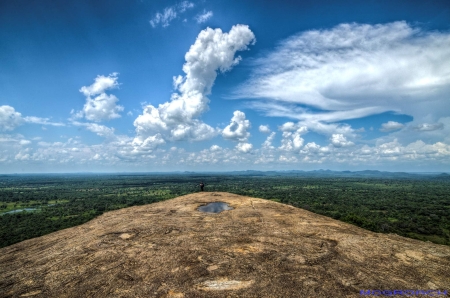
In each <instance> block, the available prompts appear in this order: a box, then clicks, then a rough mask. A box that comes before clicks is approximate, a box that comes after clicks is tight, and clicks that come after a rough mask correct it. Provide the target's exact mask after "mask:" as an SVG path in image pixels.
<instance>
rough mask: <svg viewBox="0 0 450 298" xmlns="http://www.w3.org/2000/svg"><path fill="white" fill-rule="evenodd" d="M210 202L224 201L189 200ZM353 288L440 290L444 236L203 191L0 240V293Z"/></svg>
mask: <svg viewBox="0 0 450 298" xmlns="http://www.w3.org/2000/svg"><path fill="white" fill-rule="evenodd" d="M215 201H221V202H226V203H228V204H229V205H230V206H231V207H233V208H234V209H233V210H229V211H224V212H222V213H218V214H209V213H202V212H199V211H197V210H196V209H197V208H198V207H199V206H200V205H203V204H205V203H209V202H215ZM363 289H364V290H368V289H381V290H402V289H424V290H426V289H441V290H445V289H447V290H450V247H448V246H443V245H436V244H433V243H426V242H421V241H417V240H413V239H408V238H403V237H400V236H397V235H385V234H377V233H372V232H369V231H366V230H363V229H360V228H357V227H355V226H352V225H349V224H345V223H342V222H339V221H336V220H333V219H330V218H327V217H324V216H320V215H317V214H313V213H311V212H308V211H305V210H302V209H298V208H294V207H291V206H287V205H283V204H279V203H275V202H272V201H267V200H261V199H256V198H249V197H243V196H238V195H233V194H229V193H208V192H203V193H195V194H191V195H187V196H183V197H179V198H176V199H173V200H169V201H165V202H159V203H155V204H151V205H145V206H138V207H132V208H127V209H121V210H117V211H113V212H108V213H106V214H104V215H102V216H100V217H98V218H96V219H94V220H92V221H90V222H88V223H86V224H83V225H81V226H78V227H74V228H70V229H66V230H62V231H58V232H56V233H52V234H49V235H46V236H43V237H39V238H35V239H31V240H27V241H24V242H21V243H17V244H15V245H12V246H9V247H5V248H2V249H0V297H361V296H360V290H363Z"/></svg>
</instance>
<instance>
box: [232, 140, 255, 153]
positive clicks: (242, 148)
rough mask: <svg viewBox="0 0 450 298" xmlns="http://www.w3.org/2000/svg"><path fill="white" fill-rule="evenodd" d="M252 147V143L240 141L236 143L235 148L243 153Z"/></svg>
mask: <svg viewBox="0 0 450 298" xmlns="http://www.w3.org/2000/svg"><path fill="white" fill-rule="evenodd" d="M252 148H253V145H252V144H250V143H245V142H242V143H239V144H237V145H236V149H237V150H238V151H240V152H243V153H248V152H250V151H251V150H252Z"/></svg>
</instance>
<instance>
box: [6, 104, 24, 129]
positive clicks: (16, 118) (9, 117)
mask: <svg viewBox="0 0 450 298" xmlns="http://www.w3.org/2000/svg"><path fill="white" fill-rule="evenodd" d="M22 123H23V119H22V114H21V113H19V112H16V110H15V109H14V108H13V107H11V106H7V105H4V106H0V130H2V131H11V130H14V129H15V128H16V127H17V126H20V125H21V124H22Z"/></svg>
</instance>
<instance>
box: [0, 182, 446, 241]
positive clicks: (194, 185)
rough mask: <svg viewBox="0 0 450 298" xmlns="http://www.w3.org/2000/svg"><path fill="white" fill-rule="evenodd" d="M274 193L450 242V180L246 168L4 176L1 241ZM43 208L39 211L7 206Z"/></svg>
mask: <svg viewBox="0 0 450 298" xmlns="http://www.w3.org/2000/svg"><path fill="white" fill-rule="evenodd" d="M200 181H203V182H205V183H206V187H205V190H206V191H226V192H231V193H236V194H241V195H247V196H253V197H258V198H264V199H270V200H273V201H277V202H281V203H285V204H290V205H293V206H296V207H300V208H304V209H307V210H310V211H312V212H315V213H319V214H322V215H325V216H329V217H332V218H335V219H338V220H341V221H345V222H348V223H352V224H355V225H357V226H360V227H363V228H366V229H368V230H371V231H375V232H383V233H396V234H399V235H402V236H406V237H411V238H416V239H420V240H424V241H431V242H435V243H439V244H446V245H450V180H449V179H427V178H423V179H406V178H398V179H397V178H390V179H383V178H358V177H356V178H354V177H304V176H295V175H291V176H283V175H273V176H246V175H225V174H224V175H219V174H210V175H206V174H205V175H194V174H184V175H182V174H180V175H142V174H138V175H130V174H128V175H91V174H90V175H34V176H32V175H27V176H25V175H10V176H8V175H4V176H0V247H4V246H8V245H11V244H14V243H17V242H20V241H23V240H26V239H29V238H33V237H38V236H41V235H45V234H48V233H51V232H54V231H57V230H61V229H64V228H68V227H72V226H75V225H79V224H82V223H84V222H87V221H89V220H91V219H93V218H94V217H96V216H98V215H100V214H102V213H103V212H106V211H110V210H115V209H119V208H125V207H129V206H134V205H143V204H149V203H153V202H158V201H162V200H167V199H171V198H174V197H177V196H180V195H185V194H189V193H192V192H197V191H199V188H198V183H199V182H200ZM23 208H35V210H34V211H31V212H27V211H23V212H17V213H7V212H10V211H11V210H17V209H23Z"/></svg>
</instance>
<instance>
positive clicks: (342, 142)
mask: <svg viewBox="0 0 450 298" xmlns="http://www.w3.org/2000/svg"><path fill="white" fill-rule="evenodd" d="M330 141H331V144H332V145H333V146H334V147H337V148H340V147H349V146H353V145H354V143H353V142H350V141H348V140H347V138H346V137H345V136H344V135H343V134H333V135H331V138H330Z"/></svg>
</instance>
